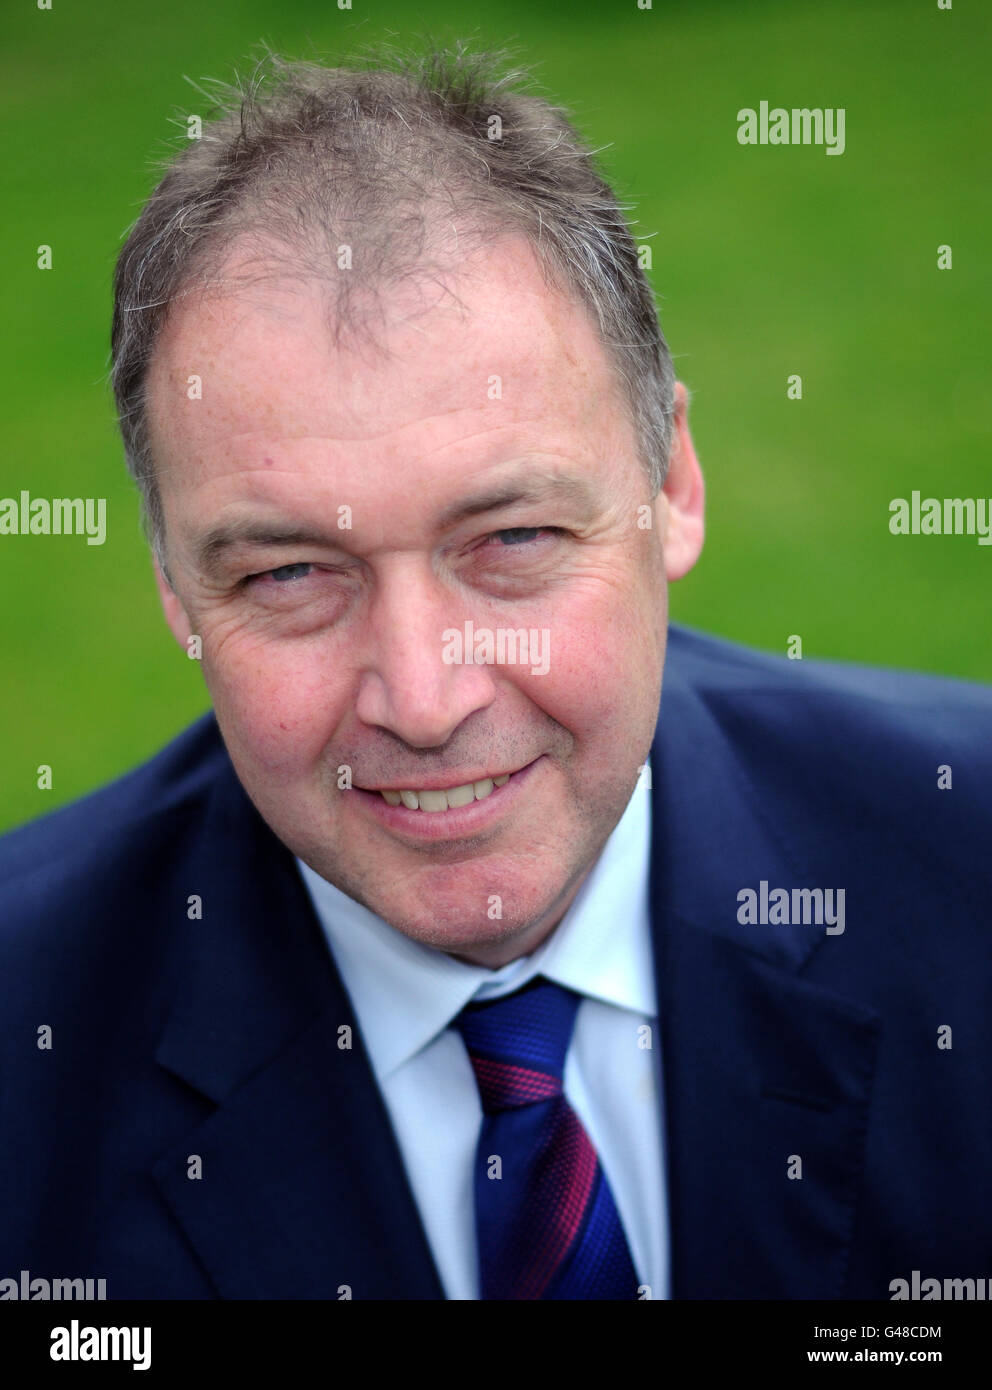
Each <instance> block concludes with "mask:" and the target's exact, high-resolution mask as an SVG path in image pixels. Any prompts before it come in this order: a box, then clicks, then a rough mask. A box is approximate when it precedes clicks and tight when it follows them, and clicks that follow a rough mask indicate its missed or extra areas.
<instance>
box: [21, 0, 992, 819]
mask: <svg viewBox="0 0 992 1390" xmlns="http://www.w3.org/2000/svg"><path fill="white" fill-rule="evenodd" d="M6 28H7V43H6V58H5V64H4V72H3V82H2V85H0V107H2V113H3V120H4V126H5V130H6V132H7V139H6V144H5V153H6V158H7V179H6V185H7V188H8V197H7V200H6V216H5V219H4V224H3V229H2V235H3V240H4V248H3V249H4V265H5V268H6V271H7V288H6V294H5V306H4V307H5V311H6V312H5V320H6V332H5V334H4V335H3V342H2V346H0V352H2V353H3V356H4V359H5V360H4V362H3V380H4V382H5V383H6V397H7V399H6V410H5V421H6V436H7V437H6V445H7V447H6V451H5V458H4V464H3V468H2V471H0V496H8V495H16V494H17V493H18V492H19V491H20V489H21V488H28V489H29V490H30V491H31V492H32V493H33V494H34V495H37V496H48V497H51V496H56V495H71V496H98V497H106V498H107V499H108V514H109V535H108V541H107V544H106V545H105V546H103V547H89V546H87V545H86V544H85V543H84V542H83V541H82V540H81V539H80V538H78V537H60V538H54V537H52V538H49V539H46V540H44V541H42V540H40V539H34V538H21V537H16V538H13V537H0V592H2V594H3V604H2V616H0V624H2V626H0V641H2V653H3V681H2V687H0V717H2V724H3V730H4V738H3V755H2V762H0V827H2V826H7V825H11V824H14V823H16V822H19V821H21V820H24V819H26V818H28V817H29V816H33V815H36V814H38V813H39V812H41V811H43V810H47V809H48V808H49V807H51V806H53V805H55V804H57V803H59V802H62V801H65V800H67V799H69V798H71V797H73V796H76V795H78V794H80V793H81V792H83V791H85V790H87V789H88V788H90V787H92V786H95V785H97V784H98V783H100V782H102V781H105V780H106V779H108V778H109V777H111V776H113V775H115V774H117V773H119V772H121V771H123V770H124V769H125V768H127V767H129V766H131V765H133V764H134V763H136V762H137V761H139V760H140V759H142V758H144V757H146V756H148V755H149V754H150V753H152V752H153V751H154V750H155V749H156V748H158V747H159V746H160V745H161V744H162V743H163V742H164V741H165V740H166V739H167V738H169V737H170V736H171V735H173V734H174V733H176V732H177V731H178V730H179V729H180V728H182V727H183V726H184V725H185V724H186V723H188V722H189V720H190V719H192V718H193V717H194V716H195V715H196V714H198V713H199V712H200V711H201V710H203V709H205V708H206V705H207V701H206V697H205V693H204V690H203V687H202V685H201V683H200V680H199V676H198V670H197V667H196V666H195V664H194V663H191V662H189V661H187V660H186V659H185V658H184V657H183V655H182V654H181V653H180V652H179V651H178V649H177V648H176V647H175V646H174V644H173V642H172V639H171V637H170V636H169V634H168V633H167V631H166V629H165V626H164V624H163V622H162V621H161V618H160V616H159V611H158V604H157V598H156V596H155V592H154V588H153V585H152V578H151V570H150V566H149V563H148V558H147V555H146V552H145V548H144V544H143V541H142V539H141V535H140V532H139V529H138V521H137V505H136V499H135V496H134V492H133V489H132V487H131V485H130V483H129V482H128V480H127V478H126V475H125V472H124V467H123V461H122V454H121V449H120V445H119V442H118V439H117V436H116V432H115V425H114V418H113V410H112V405H111V401H110V396H109V392H108V389H107V386H106V374H107V369H108V360H107V344H108V325H109V316H110V277H111V273H112V268H113V262H114V257H115V254H116V250H117V248H118V245H119V241H120V237H121V235H122V233H123V232H124V231H125V229H126V227H127V226H128V225H129V223H130V222H131V221H132V220H133V218H134V216H135V215H136V213H137V210H138V209H139V207H140V205H141V202H142V200H143V198H144V197H145V196H146V194H147V192H148V191H149V189H150V187H151V181H152V176H151V165H150V161H151V159H152V157H153V156H155V155H156V153H160V152H161V151H162V149H163V148H164V145H163V142H164V141H166V140H167V139H169V138H170V137H171V135H172V133H173V127H172V126H171V125H170V117H171V116H172V114H173V111H174V108H176V107H177V106H178V107H180V108H182V109H184V110H188V111H189V110H197V109H198V105H199V102H198V99H197V98H196V97H195V95H194V93H193V92H192V90H191V88H190V87H189V86H188V84H187V83H186V82H185V81H184V80H183V74H184V73H185V74H189V75H190V76H191V77H194V78H200V77H203V76H229V75H230V73H231V70H232V67H233V65H234V64H235V63H236V62H238V61H240V60H242V59H243V58H244V57H245V56H246V55H248V54H249V53H250V52H251V50H252V48H253V46H254V45H255V44H256V43H257V42H258V40H260V39H263V38H264V39H266V40H267V41H268V42H269V43H271V44H272V45H273V46H275V47H277V48H280V49H282V50H284V51H287V52H289V53H291V54H294V55H298V56H305V55H307V54H312V53H313V52H314V51H316V52H318V53H325V54H336V55H345V54H347V53H348V52H349V51H353V50H354V48H355V47H356V46H358V45H361V44H365V43H367V42H370V41H372V40H374V39H376V38H378V37H381V36H383V35H386V34H387V33H391V34H392V35H393V36H394V37H395V39H396V40H397V41H399V42H404V41H406V40H409V39H411V38H413V37H415V35H416V34H417V33H422V32H424V31H425V30H429V31H431V32H433V33H435V34H440V35H442V36H445V35H449V36H451V35H459V34H466V33H474V34H476V35H477V37H478V39H479V40H480V41H481V42H495V43H503V42H505V41H507V40H509V41H511V42H512V43H514V44H515V45H516V46H517V48H518V49H519V51H520V53H521V56H522V57H523V58H524V59H526V60H528V61H532V62H537V63H538V64H539V69H538V72H539V77H540V80H541V82H542V83H543V84H544V85H545V87H546V88H547V89H548V90H549V91H550V92H551V93H552V94H554V95H555V96H556V97H557V98H559V99H560V100H562V101H564V102H565V104H566V105H568V106H570V107H571V109H572V110H573V112H574V113H575V114H576V117H577V119H578V120H579V123H580V125H581V126H582V127H583V128H584V129H585V130H586V131H587V133H588V134H589V135H590V136H591V138H592V139H593V141H594V143H595V144H597V145H607V146H609V148H608V149H607V150H606V152H605V153H604V156H603V158H604V162H605V164H606V166H607V168H608V170H609V171H610V173H611V174H612V176H613V177H614V179H615V180H616V181H617V183H618V185H619V187H620V189H621V191H622V193H623V194H624V196H625V197H627V198H629V199H632V200H633V201H635V203H636V212H635V216H636V218H637V230H638V236H639V238H643V237H647V236H648V234H654V235H651V236H650V245H651V246H652V248H653V255H654V268H653V272H652V278H653V283H654V285H655V288H656V291H657V293H658V296H659V304H660V308H661V315H662V323H663V326H664V329H665V332H666V335H667V337H668V340H669V343H670V345H671V348H672V352H673V354H674V356H675V360H676V364H677V367H678V370H679V373H680V375H681V376H682V378H683V379H684V380H685V381H687V382H688V384H689V385H690V387H691V388H692V391H693V408H692V416H691V419H692V423H693V428H694V435H695V439H696V443H697V447H698V450H699V453H700V457H701V460H702V463H703V467H704V470H705V473H706V477H707V484H708V506H709V521H708V540H707V547H706V551H705V553H704V556H703V559H702V561H701V563H700V565H699V566H698V567H697V570H696V571H695V572H694V573H693V574H691V575H690V576H689V577H688V578H687V579H686V580H684V581H683V582H682V583H680V584H679V585H677V586H676V587H675V588H674V589H673V592H672V613H673V617H674V618H675V619H677V620H681V621H683V622H688V623H692V624H695V625H697V626H699V627H702V628H705V629H707V630H710V631H713V632H716V633H720V634H724V635H726V636H729V637H732V638H734V639H736V640H739V641H743V642H747V643H751V644H753V645H756V646H759V647H763V648H767V649H769V650H777V651H783V650H784V649H785V644H786V640H787V638H788V637H789V635H790V634H792V633H798V634H800V635H801V636H802V638H803V644H804V653H805V655H806V656H807V657H812V656H819V655H822V656H829V657H836V658H843V659H847V660H855V661H865V662H875V663H879V664H887V665H892V666H899V667H908V668H918V669H923V670H929V671H935V672H941V673H946V674H948V675H957V676H964V677H970V678H973V679H980V680H992V644H990V642H989V635H988V634H989V609H990V594H992V582H990V576H992V547H983V546H979V545H978V544H977V543H976V541H975V539H974V538H969V537H939V538H937V537H934V538H928V537H892V536H890V535H889V532H888V528H887V521H888V503H889V500H890V499H891V498H893V497H896V496H908V495H909V494H910V492H911V491H912V490H913V489H914V488H919V489H920V490H921V491H923V492H924V493H926V492H933V493H934V494H935V495H938V496H945V495H946V496H958V497H979V496H986V497H988V496H989V495H990V494H992V468H990V454H989V425H988V421H989V399H988V396H989V375H988V369H987V364H986V361H985V360H984V359H983V357H982V356H980V344H981V347H984V346H985V338H986V325H987V322H988V320H989V313H990V309H992V273H990V270H989V259H988V250H987V248H988V244H989V226H990V216H989V214H990V206H989V204H990V191H989V180H988V176H987V166H986V139H987V132H988V129H989V114H990V112H989V107H990V101H989V96H988V80H987V68H988V57H989V53H990V43H989V40H990V36H992V12H989V11H988V10H987V9H983V7H980V6H977V5H970V6H966V5H961V6H957V7H955V8H954V9H953V10H952V11H949V12H941V11H939V10H938V9H937V8H936V5H935V4H934V3H929V0H926V2H925V0H917V2H916V3H906V0H886V2H884V3H883V2H882V0H877V3H872V2H869V0H847V2H846V3H835V4H833V5H830V6H814V5H812V4H808V3H807V4H798V3H794V2H793V3H784V0H783V2H782V3H775V4H772V3H751V4H748V5H746V6H742V5H734V4H730V3H709V4H706V3H702V4H700V3H696V4H692V5H690V4H688V3H667V2H666V0H655V5H654V9H653V10H651V11H639V10H637V8H636V6H635V5H634V3H633V0H629V2H627V3H623V4H620V3H603V4H595V5H592V4H588V5H579V4H573V5H568V6H561V5H560V3H557V0H542V2H541V3H528V4H494V5H487V6H485V7H482V6H478V7H473V8H471V9H466V7H465V6H464V4H454V3H444V4H441V3H425V4H422V5H413V4H409V3H404V4H401V5H398V4H390V3H386V4H379V5H377V6H375V7H374V9H367V8H365V7H363V6H361V5H358V4H356V8H355V10H353V11H351V12H348V11H339V10H338V9H337V8H336V7H335V6H334V5H332V4H331V3H325V0H313V3H303V2H302V0H296V2H295V3H292V2H291V0H290V2H288V3H283V2H282V0H281V2H280V3H279V4H278V6H277V5H276V4H275V2H274V0H272V3H266V4H262V3H258V0H255V3H250V2H249V3H244V0H213V2H212V3H211V4H209V5H205V4H203V3H201V0H173V3H170V4H169V5H168V6H166V5H164V4H161V3H158V2H157V0H152V3H147V4H142V5H137V6H130V5H121V4H119V3H110V0H89V3H87V4H86V5H85V6H72V5H69V4H64V5H63V4H60V3H58V0H57V3H56V4H55V6H54V8H53V9H52V11H51V12H46V11H38V10H37V9H34V8H32V7H31V6H30V5H25V6H21V7H18V8H17V10H16V11H12V12H11V13H8V15H7V16H6ZM762 98H764V99H767V100H769V101H770V102H771V103H772V104H773V105H774V104H778V105H782V106H785V107H792V106H807V107H815V106H821V107H835V108H836V107H840V106H843V107H844V108H845V109H846V112H847V148H846V152H845V153H844V155H843V156H841V157H839V158H837V157H828V156H827V155H826V153H825V151H824V150H823V149H822V148H815V147H800V148H791V147H784V148H775V147H756V148H752V147H744V148H742V147H741V146H739V145H738V143H737V141H736V129H737V123H736V113H737V111H738V109H739V108H741V107H744V106H754V107H756V106H757V105H758V103H759V101H760V100H761V99H762ZM945 242H946V243H950V244H951V245H952V246H953V252H954V269H953V270H952V271H949V272H939V271H938V270H937V269H936V248H937V246H938V245H939V244H941V243H945ZM41 243H47V244H50V245H52V247H53V248H54V256H55V264H54V269H53V270H52V271H50V272H41V271H39V270H37V269H36V268H35V248H36V247H37V246H38V245H39V244H41ZM793 372H797V373H799V374H801V375H802V377H803V383H804V396H803V400H802V401H790V400H788V399H787V398H786V378H787V377H788V376H789V374H790V373H793ZM42 763H47V764H50V765H51V766H52V767H53V770H54V785H53V789H52V790H51V791H50V792H41V791H38V790H37V788H36V779H35V770H36V768H37V767H38V765H39V764H42Z"/></svg>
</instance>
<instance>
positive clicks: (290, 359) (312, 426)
mask: <svg viewBox="0 0 992 1390" xmlns="http://www.w3.org/2000/svg"><path fill="white" fill-rule="evenodd" d="M349 273H350V272H349V271H348V270H347V269H341V270H336V269H335V270H334V271H331V272H329V274H331V275H332V276H337V277H341V278H344V277H347V276H348V274H349ZM342 307H343V311H344V313H345V314H346V315H347V317H346V318H345V319H344V321H342V320H341V319H340V318H337V317H336V315H337V314H338V311H339V309H340V308H342ZM616 388H617V382H616V380H615V376H614V373H613V372H612V371H611V369H610V364H609V363H608V362H607V360H606V355H605V352H604V349H603V346H602V344H601V343H600V340H599V338H598V335H597V333H596V332H595V329H594V327H593V325H592V322H591V320H590V317H589V315H588V313H587V312H586V310H585V309H584V308H583V307H582V306H580V305H578V304H576V303H575V302H574V301H572V300H571V299H569V298H567V297H566V296H565V295H564V294H563V293H562V292H561V291H560V290H558V289H557V288H556V287H555V286H553V285H552V284H550V283H549V282H548V279H547V277H546V276H545V274H544V272H543V268H542V266H541V265H540V264H539V262H538V260H537V257H536V256H535V254H534V252H533V251H532V250H531V248H530V246H529V244H528V243H527V242H526V241H525V240H523V239H522V238H503V239H500V240H499V241H497V242H496V243H494V244H493V245H492V246H490V247H486V248H484V249H483V250H482V251H480V252H477V253H476V254H474V255H472V256H469V257H467V258H466V259H465V260H464V261H462V262H460V263H459V264H457V265H451V266H448V267H445V268H444V270H443V272H441V273H439V272H437V271H429V270H428V271H425V272H424V273H423V274H420V275H417V274H415V273H413V272H411V273H410V274H408V275H407V276H405V277H403V278H402V279H401V280H399V281H398V282H394V283H391V284H387V285H385V286H373V285H372V284H371V283H370V284H369V287H368V288H364V287H363V286H362V285H361V284H360V283H359V284H358V285H357V287H356V288H354V289H349V290H348V292H347V293H346V294H345V295H344V296H343V297H342V296H341V295H340V294H339V292H338V288H337V286H336V285H335V284H334V283H333V281H332V282H331V283H330V284H329V283H328V282H327V280H326V278H316V277H312V276H311V277H304V276H302V275H299V274H297V273H295V271H294V270H293V268H292V267H283V266H281V265H280V264H279V263H278V262H274V261H273V262H269V263H267V264H266V263H260V262H259V260H258V258H257V257H252V256H248V255H245V256H244V257H243V258H242V259H241V260H240V261H239V260H238V259H237V258H232V260H231V261H230V262H229V265H228V267H227V274H226V276H225V278H224V279H223V280H220V281H219V282H215V283H214V284H213V285H212V286H211V287H210V288H208V289H207V290H203V291H194V292H193V293H190V294H189V295H187V296H186V297H184V298H183V299H180V300H179V301H177V302H176V304H175V305H174V306H173V308H172V311H171V313H170V315H169V318H168V320H167V322H166V324H165V325H164V327H163V330H162V332H161V335H160V337H159V340H158V342H157V344H156V349H155V352H154V355H153V359H152V362H151V365H150V368H149V373H148V383H147V399H148V409H149V418H150V424H151V427H152V431H153V437H154V438H156V439H163V440H164V441H165V442H167V441H168V438H169V437H170V436H172V435H173V434H174V433H176V432H177V431H178V432H180V433H182V434H183V435H184V436H185V437H188V438H189V439H191V440H192V439H196V440H199V441H200V442H205V441H206V439H207V438H208V437H209V436H210V435H212V434H218V435H219V434H220V433H222V432H227V433H238V432H251V431H253V430H258V429H271V430H273V431H276V432H286V433H287V434H289V435H292V434H293V433H295V432H300V431H308V430H312V431H314V432H317V433H324V434H329V435H333V434H336V433H338V432H341V433H343V434H344V435H346V436H347V435H349V434H353V435H354V436H355V437H356V438H362V437H369V436H371V435H373V434H376V433H380V434H382V433H386V432H388V431H390V430H393V429H396V428H401V427H403V426H404V425H405V424H408V423H410V422H412V421H414V420H418V419H426V418H430V417H432V416H440V415H441V414H442V413H443V412H446V411H454V410H461V409H465V410H481V411H483V412H484V413H485V412H488V413H490V414H493V415H496V416H499V415H502V416H505V417H508V418H509V417H512V418H522V417H523V415H525V414H526V413H528V412H530V413H531V414H542V415H543V414H547V413H551V412H553V411H554V410H555V409H556V408H557V409H559V410H561V411H562V412H563V413H565V414H571V413H573V412H574V411H575V410H576V408H580V409H581V408H582V407H585V412H586V413H587V414H588V415H589V417H590V420H591V419H592V418H594V416H595V413H596V411H597V410H598V409H600V408H601V407H602V405H603V404H604V403H605V401H604V398H606V397H610V396H614V395H615V396H618V397H619V392H618V391H617V389H616ZM187 405H189V406H190V407H194V408H187Z"/></svg>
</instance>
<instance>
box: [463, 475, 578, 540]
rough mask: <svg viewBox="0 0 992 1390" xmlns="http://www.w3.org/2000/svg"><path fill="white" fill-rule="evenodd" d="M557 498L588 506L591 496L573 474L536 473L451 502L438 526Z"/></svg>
mask: <svg viewBox="0 0 992 1390" xmlns="http://www.w3.org/2000/svg"><path fill="white" fill-rule="evenodd" d="M556 495H564V496H566V497H567V498H568V500H569V501H572V502H577V503H583V502H584V503H587V504H588V503H589V502H590V501H591V500H592V493H591V491H590V489H589V486H588V484H587V483H586V482H585V480H584V479H583V478H579V477H577V476H575V475H574V474H572V473H554V472H540V471H537V472H532V473H529V474H528V476H527V478H526V479H523V480H521V481H520V482H507V483H504V484H503V485H501V486H498V487H494V488H491V489H490V490H489V491H488V492H482V493H479V494H478V496H476V497H468V498H465V500H464V501H461V502H455V503H453V505H452V506H450V507H447V508H446V509H445V510H444V511H443V512H442V513H441V517H440V523H441V526H442V528H447V527H449V526H454V525H456V524H457V523H458V522H459V521H465V520H467V519H468V518H469V517H473V516H481V515H482V514H483V513H484V512H496V511H500V510H502V509H503V508H504V507H512V506H515V505H516V504H518V503H520V502H546V501H550V500H551V499H552V498H554V497H555V496H556Z"/></svg>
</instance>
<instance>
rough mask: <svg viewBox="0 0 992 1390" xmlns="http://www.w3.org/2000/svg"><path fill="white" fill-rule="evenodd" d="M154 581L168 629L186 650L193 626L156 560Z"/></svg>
mask: <svg viewBox="0 0 992 1390" xmlns="http://www.w3.org/2000/svg"><path fill="white" fill-rule="evenodd" d="M153 563H154V568H155V583H156V584H157V585H158V596H159V598H160V599H161V600H162V612H163V613H164V614H165V621H166V622H167V623H168V624H169V629H170V631H171V632H172V635H173V637H174V638H175V639H176V641H177V642H178V643H179V645H180V646H181V647H182V648H183V650H186V649H187V647H188V643H189V638H190V636H191V634H192V631H193V627H192V624H191V623H190V620H189V618H187V616H186V610H185V608H184V607H183V606H182V603H181V602H180V600H179V596H178V594H177V593H176V592H175V590H174V589H173V587H172V585H171V584H170V583H169V581H168V580H167V579H166V577H165V575H164V573H163V572H162V567H161V565H160V564H159V563H158V561H157V560H155V561H154V562H153Z"/></svg>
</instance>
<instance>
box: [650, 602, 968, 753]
mask: <svg viewBox="0 0 992 1390" xmlns="http://www.w3.org/2000/svg"><path fill="white" fill-rule="evenodd" d="M669 652H670V659H671V660H672V662H673V666H674V667H675V669H676V670H677V673H678V678H679V679H680V680H683V681H685V682H686V683H687V684H688V685H689V686H691V688H692V689H693V691H694V693H695V694H696V695H697V696H698V697H699V698H700V699H702V700H703V702H704V703H705V704H706V705H707V707H708V708H709V709H710V710H711V711H712V712H713V713H714V714H715V715H716V717H717V719H718V722H719V723H720V724H721V725H724V724H727V723H728V721H729V722H730V724H731V725H732V726H733V727H734V728H735V730H736V731H737V732H739V733H745V732H746V730H745V727H744V726H745V724H747V725H748V726H749V727H750V728H751V730H752V732H753V734H754V735H755V736H757V735H758V734H759V732H760V730H761V729H762V727H764V728H765V730H766V732H767V733H768V734H769V735H770V734H771V731H772V730H773V729H774V730H777V732H778V736H779V737H780V738H781V739H782V740H783V741H784V742H785V743H790V742H794V741H795V740H805V741H808V740H809V739H811V738H813V739H815V745H814V746H819V747H821V748H822V747H824V746H825V745H826V744H827V743H830V742H831V741H833V740H835V739H836V740H843V741H844V742H845V745H846V746H847V748H848V749H850V748H851V747H852V745H860V746H863V748H864V749H866V750H867V749H869V748H871V749H874V750H876V751H879V752H883V751H884V750H885V749H886V748H888V749H890V750H892V751H895V750H896V749H897V748H898V747H899V746H902V747H903V748H908V747H913V748H917V749H919V750H920V751H921V752H922V751H924V750H927V749H929V750H933V751H934V752H938V751H940V750H941V749H945V750H947V749H951V750H955V749H956V750H962V751H964V750H967V751H968V753H969V756H970V757H972V758H978V759H979V760H982V761H984V762H985V763H989V762H992V685H984V684H981V683H980V682H977V681H969V680H960V679H952V678H950V677H946V676H934V675H929V674H926V673H923V672H918V671H904V670H897V669H889V668H883V667H877V666H867V665H859V664H855V663H849V662H842V661H827V660H819V659H813V660H809V659H802V660H789V658H788V657H785V656H781V655H777V654H773V653H769V652H761V651H756V650H753V649H751V648H748V647H745V646H742V645H739V644H737V643H733V642H727V641H724V640H723V639H721V638H715V637H710V636H708V635H706V634H703V633H699V632H694V631H691V630H689V629H686V628H677V629H676V628H673V629H672V632H671V635H670V647H669Z"/></svg>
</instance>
